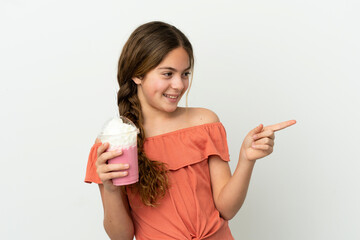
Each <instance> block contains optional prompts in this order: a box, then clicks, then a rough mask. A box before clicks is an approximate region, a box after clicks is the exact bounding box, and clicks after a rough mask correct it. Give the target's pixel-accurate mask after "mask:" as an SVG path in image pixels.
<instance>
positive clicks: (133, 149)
mask: <svg viewBox="0 0 360 240" xmlns="http://www.w3.org/2000/svg"><path fill="white" fill-rule="evenodd" d="M138 133H139V130H138V129H137V128H136V126H135V125H134V123H133V122H131V121H130V120H129V119H128V118H126V117H115V118H112V119H110V120H109V121H107V122H106V123H105V125H104V127H103V130H102V131H101V133H100V134H99V136H98V138H99V139H100V140H101V142H102V143H105V142H108V143H109V144H110V146H109V148H108V149H107V151H114V150H117V149H121V150H122V155H120V156H118V157H115V158H112V159H109V160H108V164H113V163H128V164H129V169H127V170H126V171H127V172H128V175H127V176H125V177H120V178H114V179H112V182H113V184H114V185H115V186H123V185H129V184H133V183H136V182H137V181H139V170H138V153H137V134H138Z"/></svg>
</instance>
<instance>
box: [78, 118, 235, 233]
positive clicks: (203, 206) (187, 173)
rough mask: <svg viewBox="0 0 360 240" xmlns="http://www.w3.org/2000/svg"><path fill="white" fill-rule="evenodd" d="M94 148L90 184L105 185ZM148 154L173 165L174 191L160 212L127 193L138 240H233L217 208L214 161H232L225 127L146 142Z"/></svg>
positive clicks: (89, 167) (161, 204)
mask: <svg viewBox="0 0 360 240" xmlns="http://www.w3.org/2000/svg"><path fill="white" fill-rule="evenodd" d="M100 145H101V143H98V144H94V146H93V147H92V148H91V151H90V155H89V161H88V165H87V169H86V177H85V182H88V183H90V182H95V183H101V180H100V179H99V177H98V175H97V173H96V167H95V161H96V156H97V154H96V150H97V148H98V147H99V146H100ZM144 150H145V153H146V155H147V157H148V158H149V159H151V160H156V161H161V162H164V163H166V164H167V167H168V169H169V173H168V177H169V182H170V189H169V191H168V192H167V194H166V195H165V197H164V198H162V199H160V200H159V202H158V203H159V205H158V206H156V207H148V206H145V205H144V204H143V203H142V202H141V199H140V197H139V196H138V195H137V194H134V193H132V191H131V190H130V189H128V188H127V193H128V199H129V204H130V208H131V214H132V219H133V222H134V227H135V237H136V239H137V240H152V239H154V240H155V239H156V240H160V239H164V240H165V239H166V240H168V239H181V240H182V239H189V240H190V239H193V240H194V239H206V240H230V239H234V238H233V237H232V235H231V232H230V229H229V226H228V222H227V221H226V220H224V219H223V218H222V217H221V216H220V213H219V211H218V210H217V209H216V208H215V204H214V200H213V195H212V190H211V182H210V172H209V165H208V157H209V156H211V155H217V156H219V157H220V158H221V159H222V160H223V161H229V150H228V146H227V140H226V132H225V129H224V127H223V125H222V124H221V123H220V122H216V123H207V124H203V125H198V126H194V127H189V128H184V129H180V130H176V131H173V132H169V133H165V134H161V135H157V136H154V137H149V138H146V140H145V143H144Z"/></svg>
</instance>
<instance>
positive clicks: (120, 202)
mask: <svg viewBox="0 0 360 240" xmlns="http://www.w3.org/2000/svg"><path fill="white" fill-rule="evenodd" d="M98 141H99V140H97V142H98ZM108 147H109V144H108V143H104V144H102V145H101V146H100V147H99V148H98V151H97V161H96V168H97V174H98V175H99V177H100V179H101V181H102V183H103V184H99V189H100V194H101V199H102V203H103V207H104V228H105V231H106V233H107V234H108V235H109V237H110V239H112V240H115V239H121V240H132V239H133V238H134V225H133V221H132V218H131V214H130V207H129V202H128V199H127V197H126V194H125V193H124V192H123V191H122V189H121V187H118V186H114V185H113V184H112V182H111V179H113V178H117V177H124V176H126V175H127V172H126V171H120V172H115V171H119V170H126V169H127V168H128V166H125V165H124V164H107V163H106V162H107V160H109V159H111V158H114V157H116V156H119V155H121V154H122V153H121V152H115V151H112V152H105V151H106V149H107V148H108Z"/></svg>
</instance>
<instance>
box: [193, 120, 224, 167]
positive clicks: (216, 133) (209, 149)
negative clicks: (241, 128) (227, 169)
mask: <svg viewBox="0 0 360 240" xmlns="http://www.w3.org/2000/svg"><path fill="white" fill-rule="evenodd" d="M206 128H207V131H206V133H207V136H206V141H205V144H204V145H203V146H199V149H201V152H202V153H203V154H204V156H203V158H204V159H205V158H206V159H207V158H208V157H209V156H211V155H217V156H219V157H220V158H221V159H222V160H223V161H226V162H229V161H230V157H229V148H228V144H227V139H226V131H225V128H224V126H223V125H222V124H221V123H215V124H212V125H207V126H206Z"/></svg>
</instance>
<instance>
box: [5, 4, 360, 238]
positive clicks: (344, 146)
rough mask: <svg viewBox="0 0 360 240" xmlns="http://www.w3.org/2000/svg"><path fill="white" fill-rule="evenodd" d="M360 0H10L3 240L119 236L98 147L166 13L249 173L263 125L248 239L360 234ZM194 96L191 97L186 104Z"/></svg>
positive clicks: (237, 223) (234, 226)
mask: <svg viewBox="0 0 360 240" xmlns="http://www.w3.org/2000/svg"><path fill="white" fill-rule="evenodd" d="M359 11H360V5H359V1H356V0H349V1H346V0H345V1H340V0H337V1H334V0H330V1H329V0H328V1H326V0H305V1H286V0H274V1H265V0H256V1H253V0H252V1H249V0H245V1H177V2H171V1H159V0H157V1H131V2H130V1H115V0H112V1H110V0H109V1H89V0H87V1H85V0H82V1H76V0H72V1H54V0H43V1H42V0H34V1H25V0H24V1H20V0H1V1H0V30H1V32H0V35H1V36H0V51H1V53H0V80H1V87H0V94H1V95H0V97H1V98H0V104H1V125H0V126H1V127H0V128H1V135H0V136H1V137H0V139H1V158H0V159H1V171H0V182H1V200H0V210H1V214H0V239H11V240H15V239H36V240H39V239H41V240H42V239H53V240H56V239H108V237H107V235H106V234H105V231H104V229H103V226H102V220H103V212H102V205H101V199H100V195H99V191H98V187H97V186H96V185H95V184H92V185H88V184H85V183H84V182H83V180H84V176H85V169H86V163H87V158H88V154H89V150H90V148H91V146H92V144H93V142H94V140H95V137H96V135H97V133H98V131H99V130H100V128H101V126H102V124H103V122H104V121H105V120H106V119H108V118H109V117H112V116H114V115H115V114H116V111H117V106H116V92H117V90H118V86H117V82H116V71H117V60H118V57H119V55H120V52H121V49H122V46H123V44H124V43H125V41H126V40H127V38H128V37H129V35H130V33H131V32H132V31H133V30H134V29H135V28H136V27H137V26H139V25H140V24H143V23H145V22H148V21H152V20H161V21H165V22H168V23H170V24H173V25H175V26H176V27H178V28H179V29H180V30H182V31H183V32H184V33H185V34H186V35H187V36H188V38H189V39H190V41H191V42H192V44H193V47H194V52H195V58H196V62H195V72H194V80H193V85H192V88H191V90H190V95H189V106H191V107H205V108H209V109H211V110H213V111H214V112H216V113H217V114H218V116H219V117H220V119H221V121H222V122H223V124H224V126H225V128H226V130H227V136H228V143H229V149H230V158H231V163H230V164H231V168H232V170H234V169H235V166H236V164H237V159H238V154H239V149H240V146H241V143H242V140H243V138H244V137H245V135H246V134H247V133H248V132H249V131H250V130H251V129H252V128H254V127H256V126H257V125H258V124H260V123H263V124H264V125H270V124H274V123H278V122H281V121H285V120H290V119H296V120H297V122H298V123H297V124H296V125H294V126H292V127H290V128H288V129H286V130H283V131H280V132H278V133H277V135H276V141H275V142H276V143H275V150H274V153H273V154H272V155H270V156H269V157H267V158H265V159H261V160H259V161H257V163H256V166H255V169H254V173H253V177H252V180H251V183H250V188H249V192H248V196H247V199H246V201H245V204H244V205H243V207H242V208H241V210H240V211H239V213H238V214H237V216H236V217H235V218H234V219H232V220H231V221H230V227H231V230H232V233H233V235H234V237H235V239H246V240H275V239H276V240H289V239H291V240H304V239H316V240H320V239H321V240H325V239H326V240H329V239H334V240H335V239H347V240H350V239H360V230H359V228H358V227H359V225H360V219H359V218H360V217H359V216H360V206H359V203H360V188H359V186H358V185H359V181H360V174H359V169H360V163H359V160H360V158H359V143H360V142H359V135H360V128H359V121H360V114H359V106H360V104H359V103H360V95H359V92H360V91H359V90H360V84H359V80H360V74H359V66H360V60H359V56H360V47H359V42H360V34H359V24H358V23H359V22H360V17H359V14H358V13H359ZM182 104H183V103H182Z"/></svg>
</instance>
